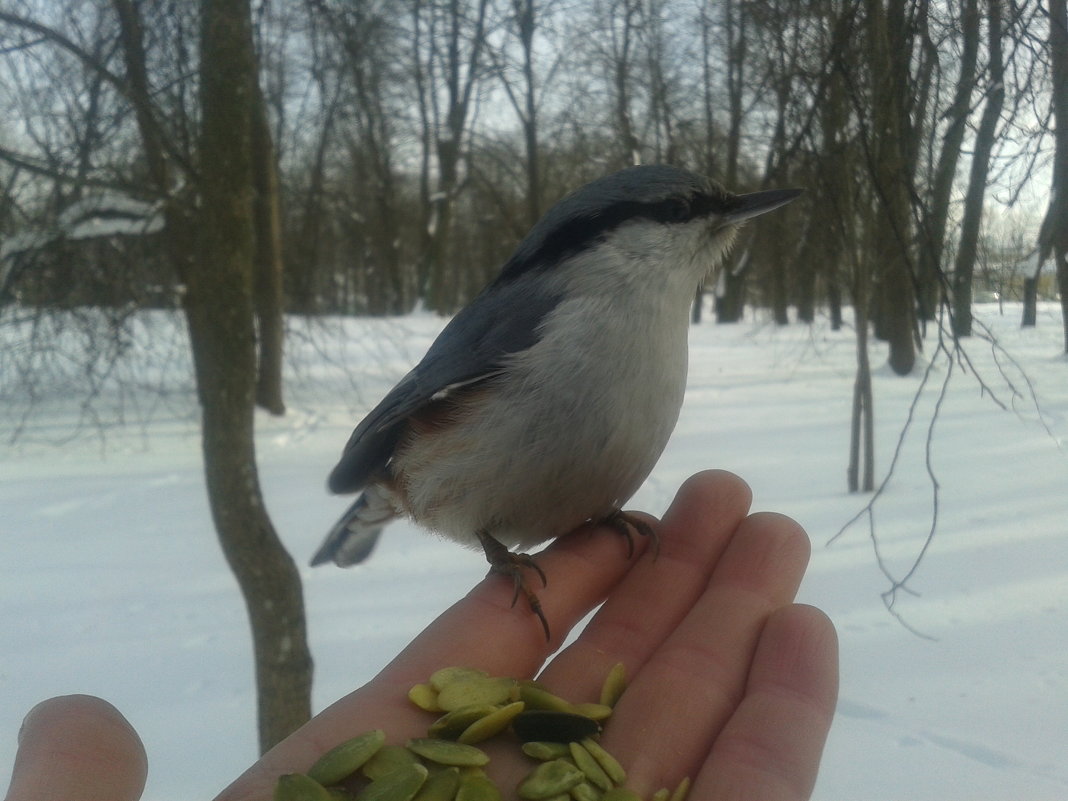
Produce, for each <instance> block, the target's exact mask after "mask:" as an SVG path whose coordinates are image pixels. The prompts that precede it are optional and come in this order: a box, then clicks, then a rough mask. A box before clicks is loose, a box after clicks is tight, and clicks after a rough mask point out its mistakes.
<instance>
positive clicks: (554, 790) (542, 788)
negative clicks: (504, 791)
mask: <svg viewBox="0 0 1068 801" xmlns="http://www.w3.org/2000/svg"><path fill="white" fill-rule="evenodd" d="M585 778H586V777H585V776H584V775H583V773H582V771H581V770H579V769H578V768H577V767H575V766H574V765H573V764H571V763H570V762H568V761H567V760H564V759H554V760H553V761H552V762H542V763H541V764H540V765H538V766H537V767H536V768H534V770H532V771H531V772H530V775H528V776H527V777H526V778H525V779H523V781H522V782H520V783H519V787H518V788H516V792H517V793H518V794H519V797H520V798H525V799H528V801H541V800H542V799H547V798H552V797H553V796H554V795H560V794H561V793H565V794H566V793H567V792H568V791H569V790H570V789H571V788H572V787H574V786H575V785H576V784H578V783H579V782H581V781H583V780H584V779H585Z"/></svg>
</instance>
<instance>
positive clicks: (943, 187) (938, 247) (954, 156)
mask: <svg viewBox="0 0 1068 801" xmlns="http://www.w3.org/2000/svg"><path fill="white" fill-rule="evenodd" d="M960 14H961V37H962V50H961V61H960V76H959V77H958V79H957V87H956V90H955V93H954V96H953V104H952V105H951V106H950V107H949V109H948V110H947V112H946V116H947V117H948V119H949V124H948V126H947V127H946V132H945V134H944V135H943V137H942V148H941V150H940V151H939V154H938V166H937V167H936V168H935V174H934V181H933V185H932V188H931V197H930V200H929V203H928V206H927V209H926V213H925V215H924V220H923V223H924V224H923V246H922V247H921V248H920V253H919V281H920V316H921V317H922V318H923V319H924V320H933V319H934V314H935V310H936V308H937V306H938V298H939V295H940V290H941V286H942V282H941V280H940V279H941V276H942V274H943V270H942V253H943V251H944V249H945V237H946V220H947V218H948V217H949V198H950V192H951V191H952V189H953V180H954V178H956V175H957V160H958V158H959V157H960V151H961V144H962V143H963V141H964V132H965V129H966V128H967V124H968V115H969V112H970V110H971V96H972V91H973V90H974V88H975V65H976V60H977V58H978V54H979V0H964V3H963V6H962V8H961V12H960Z"/></svg>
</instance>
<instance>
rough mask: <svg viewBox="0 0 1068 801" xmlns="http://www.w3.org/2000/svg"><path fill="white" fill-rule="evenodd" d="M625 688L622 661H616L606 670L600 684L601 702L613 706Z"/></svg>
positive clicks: (625, 676)
mask: <svg viewBox="0 0 1068 801" xmlns="http://www.w3.org/2000/svg"><path fill="white" fill-rule="evenodd" d="M625 689H627V672H626V669H625V668H624V667H623V663H622V662H618V663H616V664H615V665H613V666H612V669H611V670H609V671H608V675H607V676H605V677H604V684H602V685H601V703H602V704H604V705H605V706H615V705H616V702H617V701H619V698H620V696H621V695H623V691H624V690H625Z"/></svg>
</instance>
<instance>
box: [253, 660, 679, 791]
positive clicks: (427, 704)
mask: <svg viewBox="0 0 1068 801" xmlns="http://www.w3.org/2000/svg"><path fill="white" fill-rule="evenodd" d="M625 687H626V680H625V676H624V671H623V665H621V664H620V665H616V666H615V667H614V668H612V670H611V671H609V673H608V676H607V677H606V678H605V681H604V684H603V685H602V687H601V695H600V699H599V701H598V702H597V703H579V704H573V703H571V702H570V701H567V700H565V699H563V698H561V697H559V696H557V695H554V694H553V693H551V692H549V691H548V690H547V689H546V688H545V687H544V686H543V685H542V684H540V683H539V682H537V681H533V680H531V679H513V678H506V677H501V676H490V675H489V674H488V673H485V672H484V671H481V670H475V669H473V668H466V667H448V668H442V669H441V670H439V671H437V672H435V673H434V675H432V676H431V677H430V679H429V680H428V681H427V682H426V683H424V684H417V685H415V686H414V687H412V689H411V690H410V691H409V692H408V698H409V699H410V700H411V701H412V703H414V704H415V705H416V706H418V707H419V708H420V709H424V710H426V711H427V712H433V713H435V714H437V715H439V716H440V717H438V718H437V720H435V721H434V722H433V723H431V724H430V727H429V729H428V731H427V736H426V737H420V738H415V739H411V740H409V741H408V742H407V744H406V745H405V746H399V745H386V744H385V741H386V735H385V732H383V731H382V730H380V729H376V730H375V731H370V732H367V733H366V734H361V735H360V736H358V737H354V738H352V739H351V740H347V741H346V742H344V743H342V744H341V745H338V746H337V747H335V748H333V749H331V750H330V751H328V752H327V753H325V754H324V755H323V756H322V757H321V758H320V759H319V761H317V762H316V763H315V764H314V765H312V767H311V768H310V769H309V770H308V772H307V773H306V774H300V773H291V774H287V775H285V776H282V777H281V778H279V780H278V784H277V786H276V788H275V793H274V801H503V798H504V796H503V795H502V794H501V791H500V789H499V788H498V787H497V786H496V785H495V784H494V783H493V781H492V780H491V779H490V778H489V777H488V776H487V775H486V772H485V770H483V768H484V767H485V766H486V765H487V764H488V763H489V756H488V755H487V754H486V753H485V752H484V751H482V750H481V749H480V748H477V747H476V746H475V744H476V743H480V742H483V741H484V740H488V739H490V738H491V737H495V736H497V735H500V734H502V733H504V732H505V731H506V730H508V729H510V730H511V732H512V733H513V734H514V736H515V738H517V740H518V741H519V742H520V743H522V746H521V747H522V751H523V753H524V754H526V755H527V756H528V757H529V758H530V759H532V760H533V761H534V762H535V763H537V764H536V765H535V767H534V768H533V769H532V770H531V771H530V773H529V774H528V775H527V776H526V777H525V778H524V779H523V780H522V781H521V782H520V783H519V785H518V786H517V787H516V789H515V794H516V795H517V796H518V797H519V798H521V799H524V801H643V799H642V798H641V797H640V796H638V794H637V793H635V792H634V791H632V790H630V789H628V788H627V787H626V786H625V785H626V781H627V774H626V772H625V771H624V770H623V767H622V766H621V765H620V764H619V762H618V761H616V759H615V758H614V757H613V756H612V755H611V754H609V753H608V752H607V751H605V750H604V748H602V747H601V745H600V743H599V742H598V737H599V736H600V733H601V727H602V724H603V723H605V722H606V721H608V719H609V718H610V717H611V715H612V708H613V707H614V706H615V704H616V701H618V700H619V697H620V696H621V695H622V694H623V690H624V689H625ZM689 787H690V782H689V779H683V781H682V782H681V783H680V784H679V786H678V787H677V788H675V790H674V791H671V790H668V789H667V788H664V789H662V790H659V791H658V792H656V793H655V794H654V795H653V796H652V799H651V801H684V799H685V798H686V794H687V792H688V790H689Z"/></svg>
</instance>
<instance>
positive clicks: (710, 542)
mask: <svg viewBox="0 0 1068 801" xmlns="http://www.w3.org/2000/svg"><path fill="white" fill-rule="evenodd" d="M751 499H752V494H751V492H750V490H749V487H748V486H746V484H745V482H743V481H742V480H741V479H740V478H738V477H737V476H734V475H732V474H730V473H727V472H723V471H718V470H710V471H706V472H703V473H699V474H697V475H695V476H693V477H692V478H690V479H689V480H687V481H686V482H685V483H684V484H683V485H682V487H680V489H679V492H678V493H677V494H676V496H675V499H674V501H672V504H671V506H670V507H669V509H668V511H667V512H666V513H665V515H664V519H663V520H662V521H661V522H660V523H659V524H658V525H656V527H655V528H656V531H657V533H658V535H659V537H660V552H659V554H658V555H657V556H656V557H655V558H654V557H652V556H651V555H649V554H646V555H645V556H644V557H643V558H641V559H640V560H639V561H637V562H636V563H635V565H634V567H633V568H632V569H631V570H630V572H629V573H628V574H627V576H626V578H625V579H623V581H621V582H620V584H619V586H618V587H616V588H615V589H614V590H613V592H612V594H611V595H610V596H609V598H608V600H607V601H606V602H605V604H604V606H603V607H601V609H600V610H598V612H597V614H596V615H595V616H594V618H593V620H591V621H590V623H589V625H588V626H586V628H585V629H584V630H583V632H582V634H581V635H580V636H579V638H578V640H576V641H575V642H574V643H573V644H572V645H570V646H569V647H568V648H567V649H566V650H565V651H563V652H562V653H561V654H560V655H558V656H557V657H556V658H555V659H553V661H552V663H550V664H549V665H548V666H547V667H546V668H545V671H544V673H543V674H542V676H541V678H542V679H543V680H544V681H545V683H546V684H547V685H549V686H550V687H552V688H553V689H554V691H555V692H558V693H560V694H561V695H564V696H565V697H567V698H572V699H576V700H597V697H598V694H599V690H600V686H601V683H602V681H603V679H604V677H605V675H606V674H607V672H608V671H609V669H610V668H611V667H612V666H613V665H615V664H616V663H617V662H622V663H623V665H624V667H625V668H626V670H627V675H629V676H634V675H636V674H637V672H638V671H639V670H640V668H641V666H642V665H644V664H645V662H646V660H647V659H648V658H649V657H650V655H651V654H652V653H653V652H655V651H656V649H657V648H658V647H659V646H660V644H661V643H662V642H663V641H664V639H665V638H666V637H667V636H668V635H669V634H670V633H671V632H672V631H673V630H674V629H675V627H676V626H678V624H679V622H680V621H681V620H682V619H683V618H684V617H685V616H686V614H687V613H688V612H689V611H690V609H691V608H692V607H693V606H694V604H695V603H696V601H697V599H698V598H699V597H700V596H701V594H702V593H703V592H704V591H705V588H706V586H707V584H708V580H709V576H710V575H711V573H712V569H713V567H714V566H715V564H716V562H717V561H718V560H719V558H720V556H721V555H722V554H723V552H724V550H725V549H726V547H727V544H728V543H729V542H730V539H731V537H732V536H733V535H734V532H735V529H737V527H738V525H739V524H740V523H741V521H742V520H743V519H744V518H745V516H746V513H747V512H748V511H749V503H750V501H751Z"/></svg>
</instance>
